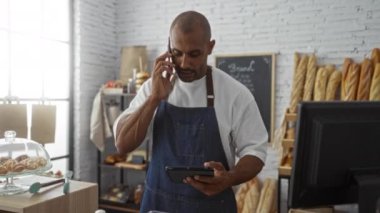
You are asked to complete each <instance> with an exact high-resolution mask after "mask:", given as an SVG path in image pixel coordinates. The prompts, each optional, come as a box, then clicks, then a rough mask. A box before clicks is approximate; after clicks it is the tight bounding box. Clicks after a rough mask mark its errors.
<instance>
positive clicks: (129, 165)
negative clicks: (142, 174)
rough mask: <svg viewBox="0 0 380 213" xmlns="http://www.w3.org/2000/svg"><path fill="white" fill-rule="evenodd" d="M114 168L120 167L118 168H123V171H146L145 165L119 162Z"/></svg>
mask: <svg viewBox="0 0 380 213" xmlns="http://www.w3.org/2000/svg"><path fill="white" fill-rule="evenodd" d="M115 166H116V167H120V168H125V169H135V170H146V167H147V164H146V163H144V164H136V163H128V162H119V163H116V164H115Z"/></svg>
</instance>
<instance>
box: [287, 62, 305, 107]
mask: <svg viewBox="0 0 380 213" xmlns="http://www.w3.org/2000/svg"><path fill="white" fill-rule="evenodd" d="M308 60H309V57H308V56H307V55H304V56H302V58H301V61H300V63H299V65H298V66H297V71H296V72H295V73H294V76H293V86H292V95H291V99H290V107H289V110H290V112H292V113H295V112H296V110H297V104H298V103H299V102H300V101H301V99H302V96H303V86H304V83H305V78H306V69H307V64H308Z"/></svg>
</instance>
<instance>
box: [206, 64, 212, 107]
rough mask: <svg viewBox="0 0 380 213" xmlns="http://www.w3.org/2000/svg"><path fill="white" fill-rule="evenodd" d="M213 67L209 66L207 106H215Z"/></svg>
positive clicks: (207, 74)
mask: <svg viewBox="0 0 380 213" xmlns="http://www.w3.org/2000/svg"><path fill="white" fill-rule="evenodd" d="M211 71H212V69H211V67H210V66H207V73H206V88H207V106H208V107H214V85H213V83H212V72H211Z"/></svg>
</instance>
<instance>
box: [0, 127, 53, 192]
mask: <svg viewBox="0 0 380 213" xmlns="http://www.w3.org/2000/svg"><path fill="white" fill-rule="evenodd" d="M51 167H52V164H51V162H50V156H49V154H48V153H47V152H46V150H45V148H44V147H43V146H42V145H41V144H39V143H37V142H35V141H32V140H28V139H25V138H16V132H15V131H6V132H5V133H4V138H2V139H0V178H5V179H6V181H5V184H0V195H11V194H18V193H23V192H25V191H27V190H28V187H27V186H22V185H17V184H14V183H13V177H16V176H23V175H30V174H40V173H42V172H44V171H46V170H49V169H50V168H51Z"/></svg>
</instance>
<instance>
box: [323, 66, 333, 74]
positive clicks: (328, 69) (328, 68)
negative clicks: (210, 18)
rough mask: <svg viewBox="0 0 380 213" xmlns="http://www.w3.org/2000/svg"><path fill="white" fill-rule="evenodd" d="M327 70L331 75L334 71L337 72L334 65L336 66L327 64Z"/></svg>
mask: <svg viewBox="0 0 380 213" xmlns="http://www.w3.org/2000/svg"><path fill="white" fill-rule="evenodd" d="M325 69H326V70H327V71H328V72H329V73H330V74H331V73H333V72H334V70H335V65H334V64H327V65H326V66H325Z"/></svg>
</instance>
